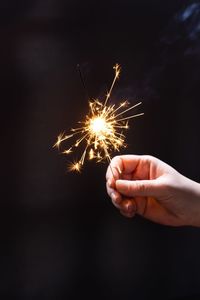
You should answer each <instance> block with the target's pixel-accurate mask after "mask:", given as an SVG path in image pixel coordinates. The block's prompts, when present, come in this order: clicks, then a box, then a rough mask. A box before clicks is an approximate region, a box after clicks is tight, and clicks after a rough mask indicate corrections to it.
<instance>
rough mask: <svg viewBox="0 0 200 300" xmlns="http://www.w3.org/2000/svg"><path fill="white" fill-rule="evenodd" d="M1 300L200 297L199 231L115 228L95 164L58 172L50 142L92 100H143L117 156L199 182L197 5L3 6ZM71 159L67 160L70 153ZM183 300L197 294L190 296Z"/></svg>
mask: <svg viewBox="0 0 200 300" xmlns="http://www.w3.org/2000/svg"><path fill="white" fill-rule="evenodd" d="M0 6H1V7H0V76H1V88H0V101H1V122H2V125H1V130H2V135H1V142H2V144H1V150H2V154H1V183H2V189H1V202H0V219H1V248H0V249H1V258H0V263H1V265H0V275H1V281H0V294H1V299H28V300H30V299H78V298H80V297H87V299H136V300H140V299H141V300H143V299H200V296H198V295H200V255H199V253H200V231H199V229H197V228H186V227H185V228H170V227H164V226H161V225H158V224H153V223H151V222H149V221H146V220H144V219H142V218H140V217H135V218H134V219H132V220H129V219H128V220H127V219H125V218H123V217H122V216H121V215H120V214H119V213H118V211H117V210H116V209H115V208H114V207H113V206H112V204H111V202H110V200H109V198H108V196H107V194H106V190H105V172H106V168H107V164H98V165H97V164H95V163H93V162H88V163H87V164H86V165H85V167H84V170H83V172H82V174H81V175H78V174H74V173H67V172H66V164H67V159H66V157H64V156H62V155H59V154H58V152H57V151H56V150H55V149H52V145H53V144H54V143H55V141H56V138H57V135H58V134H59V133H60V132H61V131H63V130H65V129H66V130H68V129H70V128H71V127H72V126H74V124H75V123H76V122H77V121H79V120H80V119H82V118H83V116H84V115H85V113H86V112H87V99H85V95H84V90H83V87H82V85H81V82H80V78H79V75H78V73H77V70H76V65H77V63H80V64H81V66H82V70H83V73H84V77H85V80H86V84H87V88H88V91H89V94H90V95H91V96H92V97H100V98H101V97H102V96H103V95H104V93H105V91H106V89H107V88H108V86H109V84H110V82H111V80H112V77H113V70H112V66H113V65H114V64H115V63H116V62H118V63H120V64H121V66H122V74H121V78H120V81H119V82H118V83H117V85H116V88H115V90H114V93H113V98H112V101H115V102H116V103H118V102H119V101H120V100H121V99H122V98H127V99H129V101H130V102H131V103H133V104H134V103H136V102H138V101H140V100H142V102H143V104H142V106H141V107H140V108H139V109H138V110H137V112H141V111H143V112H144V113H145V115H144V117H141V118H139V119H137V120H134V122H131V129H130V130H129V132H128V134H127V143H128V145H129V146H128V148H127V149H125V150H124V151H122V152H121V153H137V154H151V155H155V156H157V157H159V158H160V159H162V160H164V161H166V162H167V163H169V164H171V165H172V166H173V167H175V168H176V169H178V170H179V171H180V172H181V173H183V174H184V175H186V176H188V177H190V178H191V179H193V180H196V181H199V178H200V175H199V166H200V158H199V153H200V142H199V125H200V118H199V108H200V106H199V99H200V98H199V96H200V91H199V86H200V84H199V83H200V82H199V78H200V54H199V53H200V52H199V50H200V41H199V37H200V35H199V34H200V23H199V22H200V21H199V20H200V4H199V2H198V1H196V2H194V1H183V0H170V1H158V0H157V1H156V0H149V1H147V0H140V1H139V0H137V1H136V0H134V1H130V0H123V1H121V0H120V1H104V0H102V1H100V2H95V1H89V0H86V1H72V0H71V1H64V0H63V1H59V0H49V1H39V0H37V1H6V2H4V1H2V2H1V4H0ZM75 157H76V155H75ZM195 295H196V296H195Z"/></svg>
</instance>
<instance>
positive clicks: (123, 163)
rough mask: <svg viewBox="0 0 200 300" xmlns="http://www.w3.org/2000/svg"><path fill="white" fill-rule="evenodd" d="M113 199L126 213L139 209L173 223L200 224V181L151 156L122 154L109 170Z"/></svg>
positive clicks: (158, 221) (150, 217)
mask: <svg viewBox="0 0 200 300" xmlns="http://www.w3.org/2000/svg"><path fill="white" fill-rule="evenodd" d="M106 179H107V184H106V186H107V192H108V195H109V196H110V197H111V199H112V203H113V204H114V206H116V207H117V208H118V209H119V210H120V212H121V213H122V214H123V215H124V216H126V217H133V216H134V215H135V214H136V213H137V214H139V215H141V216H143V217H145V218H147V219H149V220H151V221H154V222H157V223H160V224H164V225H171V226H183V225H191V226H200V184H199V183H197V182H195V181H192V180H190V179H188V178H187V177H184V176H183V175H181V174H180V173H178V172H177V171H176V170H175V169H173V168H172V167H170V166H169V165H167V164H166V163H164V162H162V161H161V160H159V159H157V158H155V157H152V156H146V155H144V156H139V155H122V156H116V157H115V158H113V159H112V161H111V164H110V166H109V167H108V170H107V173H106Z"/></svg>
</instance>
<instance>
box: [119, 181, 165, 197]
mask: <svg viewBox="0 0 200 300" xmlns="http://www.w3.org/2000/svg"><path fill="white" fill-rule="evenodd" d="M116 189H117V191H118V192H120V193H121V194H122V195H124V196H128V197H135V196H143V197H157V196H158V195H160V186H159V185H158V183H157V181H156V180H116Z"/></svg>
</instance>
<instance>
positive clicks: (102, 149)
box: [53, 64, 144, 179]
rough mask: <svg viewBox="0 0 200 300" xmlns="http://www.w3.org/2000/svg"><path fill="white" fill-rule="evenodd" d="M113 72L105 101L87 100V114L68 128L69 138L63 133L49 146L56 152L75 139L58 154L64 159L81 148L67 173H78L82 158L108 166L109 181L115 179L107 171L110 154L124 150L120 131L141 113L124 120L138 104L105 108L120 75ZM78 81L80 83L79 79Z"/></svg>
mask: <svg viewBox="0 0 200 300" xmlns="http://www.w3.org/2000/svg"><path fill="white" fill-rule="evenodd" d="M78 68H79V71H80V66H78ZM113 69H114V70H115V75H114V79H113V81H112V84H111V87H110V89H109V92H108V93H107V95H106V99H105V101H104V102H101V101H100V100H99V99H96V100H93V101H91V100H90V101H89V113H88V114H87V115H86V117H85V120H84V121H81V122H78V123H79V124H81V125H80V126H79V127H77V128H72V129H71V130H70V132H71V133H70V134H69V135H65V133H64V132H63V133H61V134H59V136H58V137H57V141H56V143H55V144H54V145H53V147H56V148H58V149H60V146H61V144H62V143H63V142H64V141H66V140H68V139H70V138H74V137H75V136H77V137H78V138H77V139H76V140H75V142H74V143H73V144H72V146H70V148H68V149H64V150H63V152H62V153H63V154H65V155H68V154H70V153H72V152H73V149H74V148H78V147H79V146H80V145H84V146H83V148H84V150H83V153H82V155H81V157H80V159H79V160H78V161H75V162H72V163H70V164H69V166H68V170H69V171H77V172H80V171H81V169H82V167H83V165H84V162H85V159H86V158H88V159H89V160H92V159H95V160H96V162H101V161H103V160H107V161H108V163H109V164H110V168H111V171H112V174H113V178H114V179H116V178H115V176H114V172H113V170H112V167H111V153H112V152H113V151H120V149H121V148H124V147H126V144H125V135H124V133H123V129H126V130H127V129H128V128H129V126H128V121H129V119H133V118H136V117H139V116H142V115H143V114H144V113H139V114H135V115H134V114H133V115H129V116H125V114H126V113H127V112H129V111H131V110H132V109H134V108H136V107H138V106H139V105H141V103H142V102H139V103H136V104H135V105H133V106H131V107H128V105H129V103H128V101H127V100H125V101H123V102H121V103H120V105H118V106H116V105H115V104H110V105H108V104H107V103H108V100H109V99H110V97H111V94H112V90H113V87H114V85H115V82H116V80H117V79H118V78H119V76H120V72H121V67H120V65H119V64H116V65H115V66H114V67H113ZM80 74H81V72H80ZM81 78H82V75H81ZM82 81H83V82H84V80H83V78H82ZM118 172H119V176H120V175H121V173H122V172H121V170H120V169H118Z"/></svg>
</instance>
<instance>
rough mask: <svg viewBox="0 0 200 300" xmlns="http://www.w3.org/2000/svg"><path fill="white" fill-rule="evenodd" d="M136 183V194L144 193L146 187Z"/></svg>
mask: <svg viewBox="0 0 200 300" xmlns="http://www.w3.org/2000/svg"><path fill="white" fill-rule="evenodd" d="M135 183H136V189H135V190H136V192H137V191H138V192H141V193H142V192H144V191H145V189H146V187H145V185H144V183H142V182H139V181H138V182H137V181H136V182H135Z"/></svg>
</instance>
